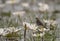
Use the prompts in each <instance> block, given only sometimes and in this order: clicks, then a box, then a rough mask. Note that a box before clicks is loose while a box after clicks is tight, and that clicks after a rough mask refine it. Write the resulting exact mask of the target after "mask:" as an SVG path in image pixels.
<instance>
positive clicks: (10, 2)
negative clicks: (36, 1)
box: [6, 0, 19, 4]
mask: <svg viewBox="0 0 60 41" xmlns="http://www.w3.org/2000/svg"><path fill="white" fill-rule="evenodd" d="M15 3H19V0H8V1H6V4H15Z"/></svg>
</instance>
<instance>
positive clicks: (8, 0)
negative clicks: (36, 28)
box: [0, 0, 60, 41]
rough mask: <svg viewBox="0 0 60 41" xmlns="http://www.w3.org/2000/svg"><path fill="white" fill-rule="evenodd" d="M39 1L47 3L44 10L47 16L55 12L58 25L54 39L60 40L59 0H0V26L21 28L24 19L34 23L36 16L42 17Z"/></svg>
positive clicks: (42, 12)
mask: <svg viewBox="0 0 60 41" xmlns="http://www.w3.org/2000/svg"><path fill="white" fill-rule="evenodd" d="M40 3H43V4H48V6H49V7H48V6H47V7H46V8H47V9H48V8H49V9H48V10H46V11H47V12H48V15H49V16H50V15H51V14H53V13H54V15H55V14H56V16H57V18H56V21H57V23H58V27H57V29H56V32H55V33H56V40H55V41H60V0H0V28H8V27H12V26H14V27H17V28H21V27H22V24H23V22H24V21H26V22H31V23H35V18H36V17H39V18H40V19H42V16H43V15H45V14H44V13H45V11H43V10H42V11H40V7H39V5H42V4H40ZM44 10H45V9H44ZM17 15H18V16H17ZM54 15H53V16H54ZM0 32H1V31H0ZM22 32H23V31H22ZM0 41H1V40H0ZM3 41H4V40H3ZM22 41H23V40H22Z"/></svg>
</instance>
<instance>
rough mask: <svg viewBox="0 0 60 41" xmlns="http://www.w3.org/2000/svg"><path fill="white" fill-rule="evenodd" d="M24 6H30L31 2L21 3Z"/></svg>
mask: <svg viewBox="0 0 60 41" xmlns="http://www.w3.org/2000/svg"><path fill="white" fill-rule="evenodd" d="M21 5H22V6H23V7H29V3H21Z"/></svg>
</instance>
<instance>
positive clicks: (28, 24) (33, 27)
mask: <svg viewBox="0 0 60 41" xmlns="http://www.w3.org/2000/svg"><path fill="white" fill-rule="evenodd" d="M25 24H26V26H27V27H28V28H29V29H32V30H36V29H37V28H38V26H36V24H30V23H27V22H23V26H25Z"/></svg>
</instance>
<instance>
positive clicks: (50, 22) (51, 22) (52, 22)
mask: <svg viewBox="0 0 60 41" xmlns="http://www.w3.org/2000/svg"><path fill="white" fill-rule="evenodd" d="M43 21H44V22H45V23H47V25H50V24H52V25H55V24H57V22H56V21H54V20H43Z"/></svg>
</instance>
